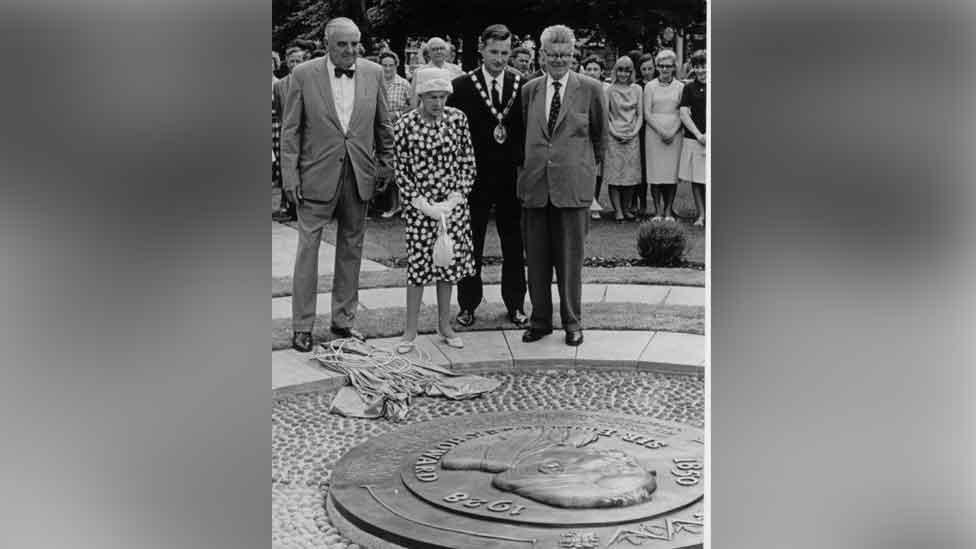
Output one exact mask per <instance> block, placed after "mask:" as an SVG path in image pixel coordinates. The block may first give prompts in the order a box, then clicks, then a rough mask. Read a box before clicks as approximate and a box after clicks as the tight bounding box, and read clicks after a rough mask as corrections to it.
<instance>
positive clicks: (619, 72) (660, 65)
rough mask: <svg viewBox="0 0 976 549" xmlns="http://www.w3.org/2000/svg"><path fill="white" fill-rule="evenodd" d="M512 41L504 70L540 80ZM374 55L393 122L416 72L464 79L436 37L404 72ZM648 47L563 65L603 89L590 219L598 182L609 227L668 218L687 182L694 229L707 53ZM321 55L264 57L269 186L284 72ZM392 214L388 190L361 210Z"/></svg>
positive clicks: (388, 54)
mask: <svg viewBox="0 0 976 549" xmlns="http://www.w3.org/2000/svg"><path fill="white" fill-rule="evenodd" d="M513 36H514V35H513ZM512 43H513V47H512V49H511V54H510V56H509V58H508V66H509V67H511V68H512V69H514V70H515V71H517V72H518V73H519V74H521V75H522V76H523V77H524V78H526V79H533V78H536V77H539V76H542V75H543V74H544V72H543V69H542V68H541V67H542V66H543V63H542V60H541V57H542V56H543V55H544V53H543V52H541V51H540V52H537V51H536V45H535V41H533V40H532V38H531V37H530V36H529V35H525V36H524V37H523V38H521V39H520V38H518V37H517V36H514V40H512ZM377 49H379V53H378V54H377V55H370V56H365V55H364V54H365V50H364V49H363V47H362V45H360V46H358V53H359V56H361V57H366V58H367V59H369V60H371V61H374V62H376V63H378V64H379V65H381V66H382V67H383V74H384V78H385V83H386V90H387V99H388V103H389V109H390V112H391V114H392V116H393V119H394V120H396V119H397V118H399V117H401V116H403V115H404V114H405V113H407V112H408V111H410V110H411V109H415V108H416V107H417V106H418V97H417V94H416V91H415V88H414V84H413V82H412V80H413V75H414V74H415V73H416V71H417V70H419V69H422V68H431V67H435V68H443V69H446V70H447V71H448V72H449V73H450V75H451V76H452V77H457V76H460V75H462V74H464V73H465V71H464V69H462V67H461V65H460V63H456V61H457V59H456V55H457V49H456V47H455V46H454V45H453V44H452V43H451V42H450V41H449V40H444V39H442V38H439V37H434V38H431V39H430V40H428V41H427V42H426V43H424V44H423V45H422V46H421V47H420V48H419V51H418V52H416V53H415V54H414V55H413V56H412V57H413V58H419V59H420V60H422V61H423V63H421V64H416V63H413V64H410V65H407V66H403V63H402V60H401V58H400V56H399V55H397V53H395V52H393V51H391V50H390V49H389V47H388V46H387V44H386V43H385V42H382V41H381V42H379V44H378V47H377ZM649 49H650V50H651V52H649V53H645V52H642V51H640V50H632V51H630V52H628V53H627V54H626V55H625V56H622V57H621V58H620V59H618V60H617V61H616V62H615V63H614V64H613V65H612V66H608V63H606V61H605V58H604V57H600V56H597V55H589V56H586V57H582V56H581V55H580V52H579V50H578V49H574V52H573V56H572V58H571V59H570V70H572V71H573V72H576V73H580V74H585V75H587V76H590V77H592V78H595V79H597V80H600V81H601V82H602V83H603V87H604V91H605V92H606V94H605V99H606V101H607V116H608V119H607V124H608V127H609V131H610V134H611V136H612V137H613V139H611V140H609V142H608V146H607V148H608V150H607V152H608V158H607V161H606V163H605V164H604V165H603V166H601V171H600V173H599V175H597V177H596V182H595V184H594V197H593V202H592V205H591V216H592V218H593V219H600V218H601V217H602V215H601V212H603V207H602V206H601V205H600V202H599V197H600V196H601V194H600V193H601V191H602V189H603V188H604V186H605V187H606V189H607V198H608V201H609V203H610V204H611V208H612V214H613V217H614V219H615V220H616V221H617V222H625V221H628V220H633V219H638V218H650V219H651V220H652V221H653V222H662V221H663V222H673V221H674V220H675V217H676V216H675V213H674V211H673V204H674V200H675V196H676V194H677V187H676V185H677V184H678V183H679V182H687V183H690V184H691V190H692V197H693V199H694V202H695V207H696V210H697V216H696V219H695V225H696V226H701V225H703V224H704V221H705V185H704V184H705V179H706V175H705V169H706V162H705V143H706V139H705V131H706V128H705V104H704V101H705V83H706V81H707V60H706V54H705V52H704V50H697V51H695V52H694V53H693V54H691V55H690V56H689V58H688V59H687V60H686V61H685V62H684V63H682V64H680V65H679V64H678V56H677V54H676V53H675V50H674V30H673V29H672V28H671V27H667V28H665V29H664V30H663V31H662V32H661V34H660V35H659V36H658V38H657V41H656V43H655V44H654V45H653V46H652V47H651V48H649ZM324 55H326V50H325V49H323V46H322V45H321V44H319V43H318V42H317V41H312V40H301V39H299V40H295V41H293V42H292V43H291V44H290V45H289V46H288V47H287V48H286V49H285V55H284V61H281V59H280V57H279V55H278V54H277V53H276V52H274V51H272V73H273V76H272V151H273V152H272V183H273V185H274V186H278V187H280V185H281V175H280V162H279V161H280V156H279V154H278V148H279V131H280V121H281V114H282V108H283V104H282V102H283V98H284V97H285V95H286V93H287V89H288V86H289V84H290V73H291V71H292V69H294V67H295V66H297V65H298V64H300V63H302V62H304V61H307V60H309V59H314V58H317V57H322V56H324ZM608 69H609V70H608ZM401 75H403V76H401ZM686 88H687V90H686ZM686 92H687V93H686ZM682 107H684V108H682ZM693 128H694V129H693ZM695 130H697V131H695ZM648 191H649V192H648ZM648 196H650V198H651V200H650V201H648ZM401 210H402V204H401V202H400V200H399V193H398V192H397V189H396V187H395V186H393V188H391V189H390V190H388V191H387V193H386V195H385V196H384V197H382V198H381V199H379V200H376V201H374V202H373V203H372V204H371V208H370V212H371V214H376V215H379V216H381V217H383V218H390V217H393V216H396V215H398V214H399V213H400V212H401ZM274 216H275V218H276V219H279V220H293V219H295V217H296V214H295V209H294V205H293V204H290V203H288V201H287V199H284V198H283V199H282V203H281V208H280V210H279V211H278V212H276V213H275V214H274Z"/></svg>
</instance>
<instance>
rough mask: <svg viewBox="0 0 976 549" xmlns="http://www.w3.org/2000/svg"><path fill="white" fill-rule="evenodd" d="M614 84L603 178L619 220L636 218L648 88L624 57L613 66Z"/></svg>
mask: <svg viewBox="0 0 976 549" xmlns="http://www.w3.org/2000/svg"><path fill="white" fill-rule="evenodd" d="M613 78H614V81H613V84H612V85H611V86H610V88H609V89H608V90H607V116H608V118H609V123H608V129H607V133H608V134H609V136H608V139H607V146H606V154H605V155H604V164H603V179H604V181H606V183H607V187H608V188H609V189H610V202H611V203H613V209H614V213H615V216H614V217H615V219H616V220H617V223H623V222H624V220H625V219H634V218H635V216H634V214H633V212H632V211H631V209H630V204H631V199H632V198H633V194H634V190H635V189H636V188H637V186H638V185H640V182H641V149H640V133H641V128H643V127H644V109H643V97H644V91H643V90H642V89H641V87H640V86H638V85H637V84H634V83H633V82H634V62H633V61H631V60H630V57H627V56H624V57H621V58H620V59H618V60H617V62H616V63H615V64H614V66H613Z"/></svg>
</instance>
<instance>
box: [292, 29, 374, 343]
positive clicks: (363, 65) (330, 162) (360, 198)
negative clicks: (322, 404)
mask: <svg viewBox="0 0 976 549" xmlns="http://www.w3.org/2000/svg"><path fill="white" fill-rule="evenodd" d="M360 37H361V35H360V32H359V28H358V27H357V26H356V24H355V23H353V22H352V20H350V19H346V18H345V17H337V18H335V19H333V20H331V21H329V23H328V24H327V25H326V26H325V41H326V47H327V48H328V55H327V56H326V57H324V58H321V59H313V60H311V61H308V62H306V63H302V64H301V65H299V66H297V67H296V68H295V71H294V72H293V73H292V82H291V85H290V86H289V89H288V96H287V98H286V100H285V115H284V119H283V121H282V125H281V159H282V162H281V172H282V179H283V185H284V189H285V193H286V194H287V195H288V198H289V199H290V200H292V201H294V202H295V203H296V204H298V253H297V257H296V258H295V276H294V282H293V292H292V329H293V330H294V335H293V336H292V346H293V347H294V348H295V349H297V350H299V351H302V352H307V351H310V350H312V348H313V347H314V343H313V340H312V327H313V325H314V322H315V298H316V292H317V288H318V255H319V244H320V243H321V241H322V230H323V229H324V228H325V225H326V224H328V223H329V222H330V221H331V220H332V219H336V220H337V221H338V223H337V227H336V229H337V232H336V239H337V242H336V255H335V273H334V278H333V282H332V325H331V327H330V331H331V332H332V334H333V335H335V336H339V337H354V338H356V339H363V335H362V334H361V333H359V332H358V331H356V330H355V329H354V328H353V326H352V324H353V321H354V319H355V317H356V308H357V307H358V306H359V266H360V264H361V262H362V254H363V236H364V235H365V232H366V227H365V222H366V204H367V202H368V201H369V200H370V199H371V198H373V196H374V195H376V194H378V193H380V192H382V191H383V190H384V189H385V187H386V185H387V184H388V183H389V181H390V179H391V178H392V175H393V124H392V122H391V120H390V115H389V112H388V109H387V99H386V89H385V83H384V80H383V69H382V68H381V67H380V66H379V65H377V64H376V63H373V62H371V61H367V60H365V59H357V49H358V46H359V41H360Z"/></svg>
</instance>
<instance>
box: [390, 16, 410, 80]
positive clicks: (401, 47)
mask: <svg viewBox="0 0 976 549" xmlns="http://www.w3.org/2000/svg"><path fill="white" fill-rule="evenodd" d="M400 28H401V27H397V30H396V33H395V34H391V35H389V36H387V37H386V39H387V40H389V41H390V50H392V51H393V53H395V54H397V57H399V58H400V66H399V67H397V72H398V73H400V76H403V77H406V76H407V73H406V67H407V63H408V62H410V60H409V59H407V35H406V34H405V33H404V32H403V31H401V30H400Z"/></svg>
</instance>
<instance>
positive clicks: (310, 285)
mask: <svg viewBox="0 0 976 549" xmlns="http://www.w3.org/2000/svg"><path fill="white" fill-rule="evenodd" d="M334 207H335V204H326V203H321V202H314V203H313V202H309V201H304V202H302V204H301V205H300V206H298V208H297V213H298V251H297V253H296V255H295V271H294V274H293V276H292V298H291V318H292V328H293V329H294V330H295V331H296V332H311V331H312V328H313V326H314V324H315V298H316V295H317V294H318V281H319V245H320V244H321V242H322V229H323V228H324V227H325V225H326V223H328V221H329V218H330V217H331V212H332V208H334Z"/></svg>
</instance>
